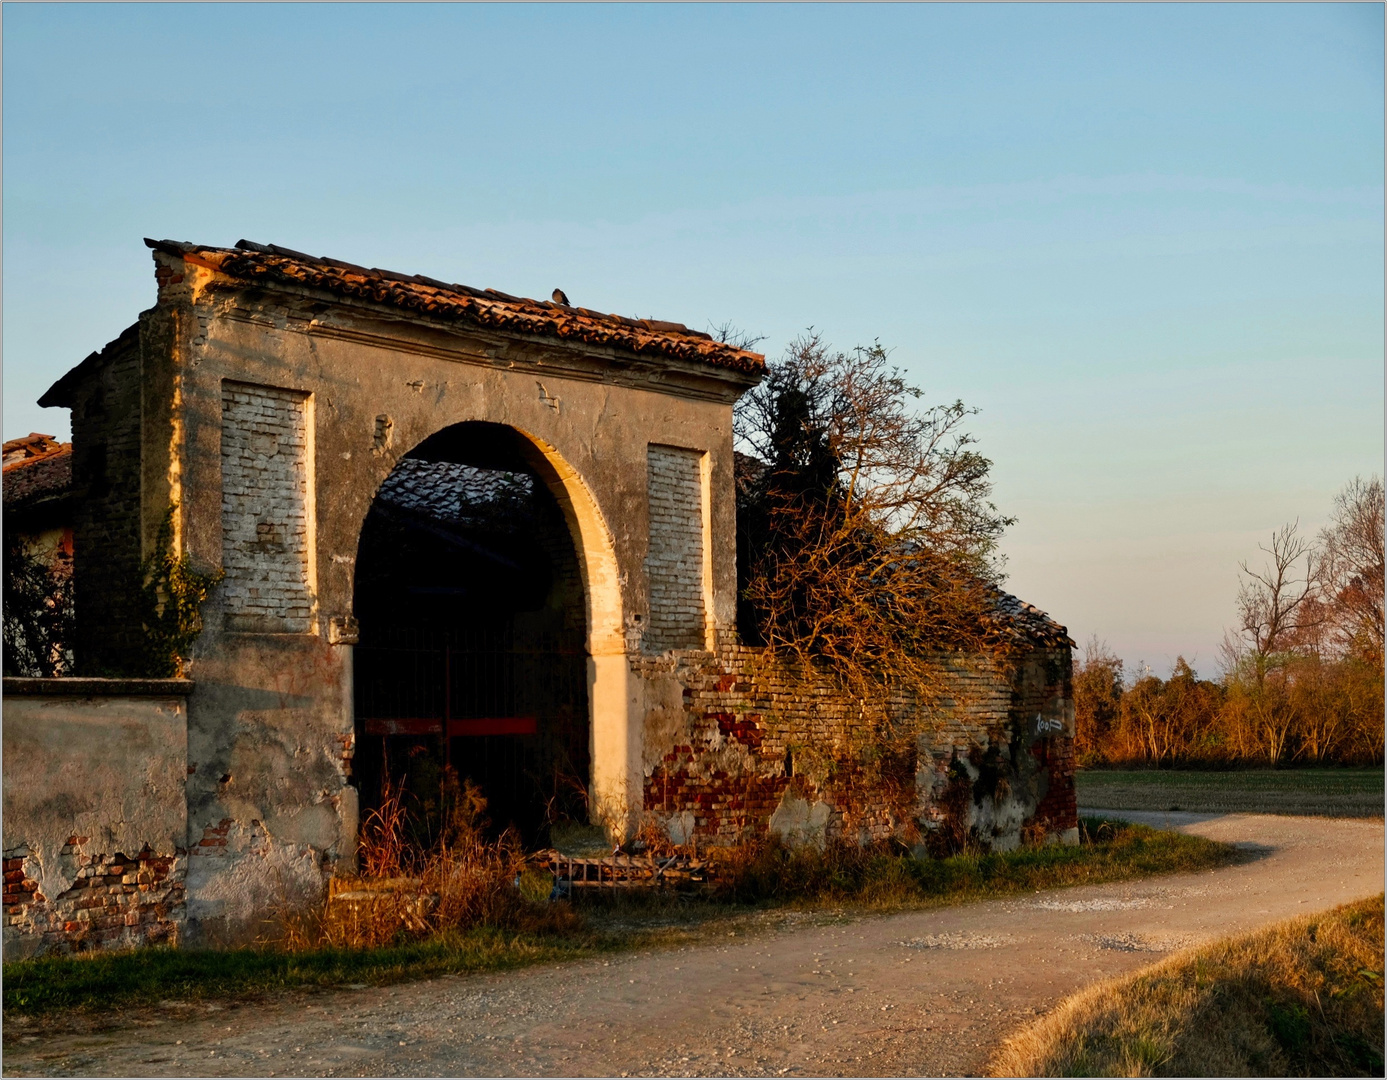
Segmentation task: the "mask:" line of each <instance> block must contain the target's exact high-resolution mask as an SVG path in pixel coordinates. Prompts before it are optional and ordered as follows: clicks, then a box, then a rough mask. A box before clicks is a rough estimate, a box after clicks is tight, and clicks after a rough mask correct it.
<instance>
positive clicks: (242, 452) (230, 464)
mask: <svg viewBox="0 0 1387 1080" xmlns="http://www.w3.org/2000/svg"><path fill="white" fill-rule="evenodd" d="M307 416H308V409H307V395H305V394H301V393H298V392H297V391H294V390H280V389H276V388H275V387H271V386H252V385H250V384H248V383H233V382H226V383H223V384H222V566H223V567H224V568H225V570H226V581H225V582H224V583H223V584H222V588H221V593H222V596H223V597H224V598H225V610H226V618H227V626H228V627H229V628H230V629H235V630H250V631H259V632H262V633H306V632H307V631H308V630H309V629H310V628H311V620H312V608H313V598H312V595H311V591H310V589H309V580H308V545H309V543H310V542H311V540H310V537H309V535H308V532H309V513H308V489H309V483H308V469H309V462H308V424H307Z"/></svg>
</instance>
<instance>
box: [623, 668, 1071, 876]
mask: <svg viewBox="0 0 1387 1080" xmlns="http://www.w3.org/2000/svg"><path fill="white" fill-rule="evenodd" d="M638 671H639V674H640V675H641V676H642V677H643V679H644V680H645V682H646V684H647V685H649V686H652V687H655V688H656V689H655V690H654V692H653V693H652V694H651V701H650V702H649V704H648V706H647V710H646V715H647V722H646V730H645V762H644V765H645V770H644V771H645V776H644V809H645V811H646V813H647V815H650V816H653V817H654V818H656V819H657V820H659V821H660V822H661V823H662V824H663V825H664V827H665V828H666V830H667V831H668V832H669V833H670V835H671V836H673V837H675V838H676V839H690V838H694V839H697V840H698V841H700V842H706V843H714V844H724V843H733V842H736V841H738V840H739V839H741V838H743V837H747V836H756V835H764V834H765V833H767V832H778V833H781V834H782V835H785V836H786V837H787V838H790V839H793V840H806V839H807V840H811V841H812V840H816V839H821V838H822V837H825V836H841V837H845V838H848V839H855V840H857V841H859V842H864V843H867V842H873V841H881V840H887V839H896V840H899V841H900V842H902V843H905V844H908V845H910V846H912V847H914V848H916V849H917V850H921V851H923V850H925V849H931V850H940V849H941V848H947V847H948V846H949V844H951V843H952V844H953V845H955V846H957V844H958V843H960V842H962V841H963V840H964V839H965V838H966V839H968V840H971V841H973V842H980V843H982V844H984V845H986V846H989V847H992V848H996V849H1007V848H1011V847H1014V846H1016V845H1017V844H1018V843H1020V842H1021V841H1022V840H1023V839H1030V840H1041V839H1046V838H1048V839H1053V840H1059V841H1065V842H1072V841H1075V840H1077V835H1078V834H1077V826H1078V817H1077V805H1076V801H1075V794H1074V751H1073V735H1074V721H1073V703H1072V692H1071V686H1070V679H1071V672H1070V654H1069V650H1068V649H1067V648H1037V649H1034V650H1031V651H1028V652H1022V653H1018V654H1016V655H1014V656H1012V657H1010V658H1008V659H1007V660H1006V661H1005V662H1003V663H1001V664H995V663H993V662H990V661H988V660H986V659H985V658H981V657H941V658H940V660H939V661H938V673H939V679H940V687H941V691H940V694H939V698H938V701H937V702H936V704H935V705H934V706H933V707H930V708H925V709H920V708H918V707H917V706H916V704H915V702H914V701H913V700H911V699H910V698H908V697H907V696H905V695H897V696H896V697H895V698H894V699H892V700H891V701H890V702H889V703H886V704H885V705H881V706H872V705H869V704H864V703H863V702H861V701H858V700H855V699H853V698H851V697H849V696H848V695H847V694H845V693H844V692H843V691H842V690H841V689H840V688H839V687H837V686H836V685H835V684H834V683H833V682H832V680H830V679H829V678H827V677H826V676H824V675H823V674H821V673H814V674H812V675H811V676H810V677H808V678H803V677H797V676H796V675H795V673H794V672H792V671H790V670H788V669H787V668H786V667H784V666H783V665H781V664H778V663H776V662H775V661H773V660H771V659H769V658H768V656H767V655H766V654H765V653H764V652H763V651H762V650H759V649H754V648H748V647H745V646H740V645H737V644H734V643H725V644H723V645H722V646H721V647H720V648H719V650H718V651H717V652H716V653H715V654H711V653H707V652H687V653H666V654H665V655H664V656H661V657H658V658H656V657H649V658H645V659H644V660H642V661H641V662H640V663H639V667H638ZM662 684H663V689H660V687H661V686H662ZM883 730H886V731H895V732H898V733H900V734H898V736H897V737H895V738H886V739H883V738H881V737H880V733H881V732H882V731H883Z"/></svg>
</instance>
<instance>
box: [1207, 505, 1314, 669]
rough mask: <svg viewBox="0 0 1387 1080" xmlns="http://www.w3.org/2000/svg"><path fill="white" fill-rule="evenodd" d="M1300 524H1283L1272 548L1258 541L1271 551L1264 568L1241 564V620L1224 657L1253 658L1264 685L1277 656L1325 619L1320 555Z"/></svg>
mask: <svg viewBox="0 0 1387 1080" xmlns="http://www.w3.org/2000/svg"><path fill="white" fill-rule="evenodd" d="M1298 529H1299V522H1290V523H1288V524H1286V525H1282V526H1281V528H1279V529H1277V530H1276V532H1274V533H1272V535H1271V546H1270V547H1266V546H1263V545H1261V544H1259V545H1258V548H1259V549H1260V550H1261V551H1263V552H1265V553H1266V554H1267V555H1268V556H1269V559H1268V561H1267V562H1266V564H1265V565H1264V566H1263V567H1262V568H1261V569H1259V570H1253V569H1251V568H1250V567H1249V566H1248V564H1247V563H1246V562H1245V561H1244V562H1242V563H1239V564H1238V567H1239V569H1240V570H1241V572H1242V578H1243V580H1242V582H1241V583H1240V585H1239V587H1238V600H1237V609H1238V625H1237V629H1236V631H1235V633H1234V636H1233V637H1231V638H1227V639H1225V643H1224V656H1225V660H1231V661H1232V662H1233V664H1234V665H1235V666H1236V665H1237V664H1238V663H1240V662H1242V661H1243V660H1244V659H1245V658H1246V659H1250V660H1251V661H1252V663H1253V665H1254V668H1255V677H1256V679H1257V684H1258V685H1259V686H1260V685H1262V683H1263V681H1264V680H1265V678H1266V674H1267V671H1268V670H1269V669H1270V668H1271V667H1272V666H1273V665H1274V663H1275V657H1276V656H1277V655H1278V654H1280V653H1285V652H1287V651H1288V650H1289V649H1290V648H1291V647H1292V646H1294V645H1296V644H1297V643H1298V642H1299V640H1300V639H1302V638H1304V637H1305V636H1306V635H1308V634H1311V633H1312V632H1313V631H1314V630H1315V629H1316V628H1317V626H1318V624H1319V621H1320V619H1322V618H1323V613H1322V612H1321V610H1320V608H1319V606H1318V604H1317V603H1316V599H1317V596H1318V588H1319V578H1320V562H1321V559H1320V555H1319V552H1318V551H1317V550H1316V549H1315V547H1314V545H1313V544H1311V543H1310V542H1309V541H1307V540H1305V539H1304V538H1303V537H1301V536H1299V535H1297V531H1298Z"/></svg>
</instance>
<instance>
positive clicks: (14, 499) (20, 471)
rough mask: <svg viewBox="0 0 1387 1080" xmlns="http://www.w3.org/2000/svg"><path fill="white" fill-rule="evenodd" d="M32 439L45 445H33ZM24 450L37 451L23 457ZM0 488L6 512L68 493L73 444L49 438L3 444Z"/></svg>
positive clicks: (32, 436)
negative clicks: (43, 442)
mask: <svg viewBox="0 0 1387 1080" xmlns="http://www.w3.org/2000/svg"><path fill="white" fill-rule="evenodd" d="M35 439H44V440H47V443H46V444H36V443H34V442H33V440H35ZM20 444H25V445H23V446H21V445H20ZM44 447H46V448H44ZM26 449H28V450H35V451H36V452H34V453H32V454H29V455H27V456H24V451H25V450H26ZM3 486H4V504H5V507H6V509H13V508H14V507H16V506H19V505H21V504H26V505H27V504H29V503H32V502H35V501H37V500H39V499H44V498H48V497H50V496H62V495H65V494H67V493H68V492H69V491H70V490H71V488H72V444H71V443H60V442H58V441H57V440H56V439H54V438H53V436H52V435H30V436H29V438H28V439H14V440H12V441H11V442H7V443H5V466H4V481H3Z"/></svg>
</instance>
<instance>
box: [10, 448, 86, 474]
mask: <svg viewBox="0 0 1387 1080" xmlns="http://www.w3.org/2000/svg"><path fill="white" fill-rule="evenodd" d="M70 453H72V443H63V444H62V445H61V446H56V447H54V448H53V449H52V450H47V451H45V452H44V453H42V454H35V455H33V456H32V457H22V458H15V459H14V460H13V461H7V462H5V465H4V471H5V472H10V471H12V470H14V469H22V468H25V467H27V466H29V465H37V464H39V463H40V462H43V461H52V460H53V459H54V458H55V457H62V456H63V455H64V454H70Z"/></svg>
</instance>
